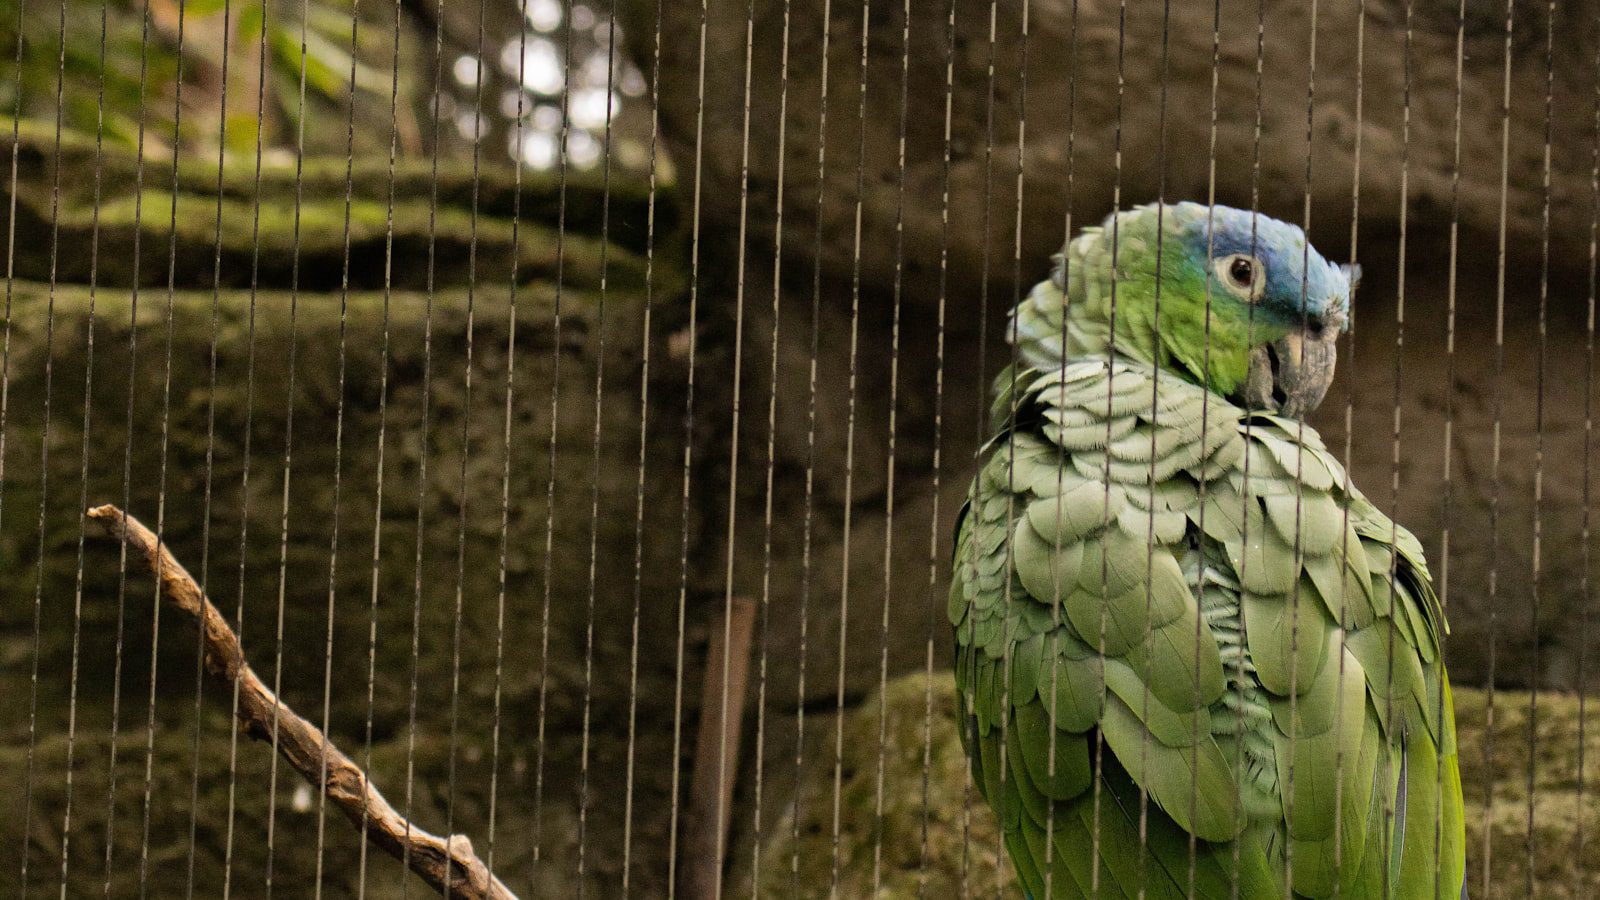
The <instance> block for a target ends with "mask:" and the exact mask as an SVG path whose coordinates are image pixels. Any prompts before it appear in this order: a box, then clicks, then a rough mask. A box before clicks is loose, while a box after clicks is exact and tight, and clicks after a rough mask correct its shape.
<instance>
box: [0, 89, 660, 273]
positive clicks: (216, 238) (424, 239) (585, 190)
mask: <svg viewBox="0 0 1600 900" xmlns="http://www.w3.org/2000/svg"><path fill="white" fill-rule="evenodd" d="M10 124H11V123H10V122H9V121H8V120H0V131H3V132H4V133H6V134H9V132H10V130H11V129H10V127H9V126H10ZM19 131H20V137H19V144H18V146H17V150H16V153H17V157H16V158H17V171H18V180H17V188H16V192H15V194H16V196H15V200H16V202H17V214H16V215H17V229H16V230H17V234H16V261H15V263H16V270H15V271H16V274H17V275H18V276H19V277H23V278H31V279H35V280H40V281H44V280H48V279H49V278H50V277H51V273H52V271H53V272H54V276H55V278H56V279H57V280H59V281H62V282H76V283H88V282H89V281H91V280H96V281H98V283H100V284H102V285H117V286H124V287H126V286H131V285H134V284H139V285H142V286H145V287H163V286H165V285H167V284H168V281H169V279H170V280H171V282H172V283H173V284H175V285H176V286H178V287H180V288H184V287H188V288H206V287H209V286H211V285H212V284H213V283H214V282H219V283H220V284H221V285H222V286H224V287H248V286H249V285H251V284H257V285H260V286H263V287H279V288H284V289H290V288H293V287H296V286H298V287H299V288H300V289H302V290H312V291H319V290H320V291H332V290H337V289H338V287H339V285H340V284H341V282H342V281H343V280H344V279H345V278H346V277H348V279H349V283H350V285H351V286H352V287H355V288H357V289H381V288H382V287H383V286H384V284H385V279H386V278H387V279H388V281H389V284H391V285H392V286H394V287H396V288H401V289H419V290H420V289H424V288H426V287H428V286H429V285H432V286H433V287H435V288H446V287H460V286H465V285H468V284H469V283H473V282H476V283H484V284H490V283H496V282H504V281H506V280H509V279H512V278H513V277H514V278H515V280H517V281H521V282H526V281H531V280H534V279H544V280H559V281H562V282H564V283H567V284H570V285H575V286H578V287H585V288H598V287H599V286H600V282H601V277H602V273H604V275H605V279H606V282H607V286H608V287H610V288H613V289H623V290H638V289H641V288H642V287H643V286H644V277H645V268H646V264H645V260H644V255H645V253H646V251H647V250H648V249H649V247H650V243H651V242H650V238H651V236H652V235H654V236H655V238H656V241H657V245H658V246H659V245H661V244H666V243H670V241H671V239H672V236H673V235H674V234H676V231H677V226H678V220H679V215H678V210H677V204H676V200H675V197H674V195H673V194H672V193H671V191H670V189H668V188H661V187H660V186H658V189H657V190H656V191H655V192H654V196H652V193H651V190H650V187H649V184H648V183H647V182H645V181H642V180H638V179H626V178H613V179H609V180H606V179H602V178H601V177H599V176H597V175H593V174H586V173H569V174H568V175H566V176H564V177H563V176H557V175H552V174H549V173H533V172H528V171H523V172H520V173H518V172H515V171H513V170H511V169H510V168H509V167H507V166H503V165H498V164H489V163H484V164H482V165H480V166H478V167H477V168H476V169H473V168H471V167H464V166H462V165H459V164H445V165H443V166H439V165H436V164H434V163H433V162H432V161H429V160H421V159H407V160H401V161H398V162H397V163H396V165H395V168H394V171H393V173H392V181H391V172H390V169H389V164H388V161H387V159H370V158H368V159H362V160H359V161H352V162H350V163H349V164H348V167H347V164H346V162H345V161H344V160H334V159H326V158H322V159H307V160H306V161H305V163H304V165H303V166H301V167H300V168H299V169H298V171H297V169H296V165H295V161H294V160H293V158H292V157H291V158H282V157H281V156H269V157H268V158H267V159H265V160H263V161H262V163H261V168H260V173H259V175H258V174H257V171H256V161H255V159H254V157H253V156H251V157H249V158H243V157H239V156H229V157H227V158H225V159H224V160H223V162H222V165H221V167H220V170H219V167H218V164H217V160H216V159H214V158H213V159H209V160H207V159H204V158H202V157H201V156H199V155H186V156H183V157H182V158H180V159H179V161H178V165H177V166H176V167H174V166H173V164H172V159H171V157H170V155H167V156H160V157H158V156H155V155H151V156H148V157H147V158H146V159H145V160H144V164H143V165H142V166H140V165H139V161H138V159H137V158H136V157H134V156H133V155H131V154H129V153H127V152H124V151H119V150H116V149H111V148H103V149H101V150H99V151H97V150H96V148H95V146H94V144H93V143H92V142H91V141H88V140H86V139H85V138H83V137H82V136H75V135H72V134H70V133H69V134H66V135H63V137H62V139H61V142H60V143H59V144H58V143H57V141H56V137H55V134H54V131H53V130H52V129H49V128H46V127H44V126H43V125H41V124H40V123H36V122H26V123H23V125H22V127H21V128H19ZM9 149H10V148H7V151H8V152H6V153H5V157H6V158H7V160H8V161H9V158H10V156H11V153H10V152H9ZM347 191H348V194H349V196H350V198H351V200H350V206H349V210H348V219H349V229H348V236H347V234H346V227H345V222H346V218H347V215H346V208H345V197H346V194H347ZM11 193H12V191H11V182H10V179H9V178H7V179H4V180H3V183H0V200H3V201H5V202H9V200H10V199H11ZM174 207H176V215H174ZM219 217H220V218H219ZM391 220H392V221H391ZM9 221H10V219H9V217H0V238H5V237H7V235H6V234H5V232H6V231H7V230H8V223H9ZM347 241H348V243H349V251H348V262H349V265H348V268H347V267H346V265H345V263H346V248H345V245H346V242H347ZM391 242H392V243H391ZM219 256H220V261H219V259H218V257H219Z"/></svg>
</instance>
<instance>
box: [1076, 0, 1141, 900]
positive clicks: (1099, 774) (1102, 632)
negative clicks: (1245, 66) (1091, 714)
mask: <svg viewBox="0 0 1600 900" xmlns="http://www.w3.org/2000/svg"><path fill="white" fill-rule="evenodd" d="M1127 43H1128V3H1127V0H1118V3H1117V99H1116V114H1115V122H1114V127H1113V135H1112V171H1113V173H1114V175H1113V180H1112V186H1111V217H1110V221H1111V285H1110V297H1109V303H1108V305H1109V308H1110V311H1109V315H1108V325H1107V327H1106V334H1107V343H1106V409H1107V411H1108V412H1109V411H1110V409H1111V397H1112V391H1113V389H1114V388H1113V385H1114V383H1115V381H1116V365H1115V363H1116V354H1117V280H1118V279H1117V264H1118V257H1117V251H1118V250H1119V249H1120V248H1119V247H1118V237H1119V235H1118V231H1119V227H1118V226H1119V222H1120V218H1121V215H1122V102H1123V95H1124V93H1125V88H1126V80H1127V79H1126V71H1125V62H1126V60H1125V57H1126V55H1127V54H1126V51H1127ZM1110 443H1111V417H1110V416H1109V415H1108V416H1106V444H1107V445H1108V446H1109V445H1110ZM1102 476H1103V477H1102V479H1101V481H1102V484H1103V487H1104V490H1103V491H1102V497H1101V505H1100V526H1101V527H1102V528H1106V527H1109V526H1110V523H1111V455H1110V454H1109V453H1108V454H1106V465H1105V469H1104V471H1103V473H1102ZM1110 561H1111V560H1110V555H1109V554H1107V553H1102V554H1100V596H1101V600H1102V602H1101V604H1100V623H1099V633H1098V635H1097V636H1096V638H1095V651H1096V653H1097V654H1098V655H1099V658H1100V665H1101V668H1102V670H1104V667H1105V663H1106V625H1107V609H1108V608H1109V607H1110V605H1111V604H1110V597H1108V596H1107V591H1108V587H1107V586H1108V585H1109V584H1110V578H1111V573H1110V569H1109V566H1110ZM1103 681H1104V679H1102V682H1103ZM1097 693H1098V695H1099V702H1100V703H1104V702H1105V697H1106V687H1105V685H1104V684H1103V683H1102V684H1101V685H1100V687H1099V688H1098V689H1097ZM1105 752H1106V741H1105V735H1104V734H1103V733H1102V732H1101V731H1100V729H1098V728H1097V729H1095V740H1094V764H1093V766H1092V768H1091V773H1092V774H1091V778H1092V779H1093V781H1094V791H1093V799H1092V800H1091V806H1092V807H1093V808H1092V810H1091V813H1090V816H1091V823H1092V824H1091V826H1090V828H1089V856H1090V859H1091V860H1092V863H1091V864H1090V867H1089V893H1090V894H1094V895H1098V894H1099V893H1100V869H1101V865H1100V846H1101V845H1100V816H1101V812H1102V810H1101V807H1102V805H1103V803H1104V793H1105V790H1104V786H1103V785H1102V782H1103V781H1104V780H1105ZM1142 852H1143V851H1141V853H1142Z"/></svg>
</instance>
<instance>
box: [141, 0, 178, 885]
mask: <svg viewBox="0 0 1600 900" xmlns="http://www.w3.org/2000/svg"><path fill="white" fill-rule="evenodd" d="M184 12H185V9H184V0H178V39H177V47H176V49H175V51H174V55H175V56H176V57H177V72H176V75H175V76H174V78H173V100H172V170H171V177H172V194H171V204H172V205H171V208H170V210H169V211H168V219H167V234H168V237H167V303H166V311H165V316H164V318H165V329H164V330H165V332H166V348H165V353H164V354H163V364H162V373H161V451H160V459H161V461H160V463H159V470H160V473H159V475H158V476H157V483H156V546H157V547H158V548H159V547H160V546H161V544H162V541H163V537H164V535H165V533H166V519H167V464H168V459H167V450H168V447H169V445H170V438H171V423H172V329H173V303H174V289H175V287H176V279H177V266H178V163H179V160H180V155H181V147H182V134H183V128H182V125H183V42H184V19H185V16H184ZM152 588H153V594H152V597H153V601H154V602H152V603H151V604H150V692H149V695H148V698H147V704H146V710H145V745H144V803H143V823H142V826H141V828H140V833H139V896H140V897H143V896H145V892H146V889H147V888H148V883H147V877H148V874H149V861H150V816H151V803H152V788H153V786H154V782H155V760H156V673H157V660H158V658H159V653H158V650H159V649H160V647H161V567H160V566H159V565H157V566H156V571H155V574H154V577H153V583H152Z"/></svg>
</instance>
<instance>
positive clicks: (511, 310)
mask: <svg viewBox="0 0 1600 900" xmlns="http://www.w3.org/2000/svg"><path fill="white" fill-rule="evenodd" d="M479 64H480V65H481V64H482V60H481V59H480V60H479ZM527 68H528V23H527V22H518V27H517V87H516V92H517V114H516V118H515V120H514V121H513V122H512V125H511V147H512V196H511V271H510V274H509V280H508V282H507V285H506V289H507V296H508V300H507V310H506V379H505V385H506V399H505V406H504V408H503V410H502V415H503V417H504V418H503V423H502V429H501V436H500V440H501V444H500V454H501V455H500V548H499V555H498V559H497V560H496V569H497V583H496V588H495V607H494V608H495V612H494V700H493V712H492V713H491V726H490V737H489V828H488V832H489V833H488V837H487V844H486V847H485V851H484V868H486V869H487V870H488V871H489V874H491V875H493V874H494V852H495V837H496V834H495V831H496V827H497V826H498V825H499V824H500V823H499V801H500V726H501V718H500V717H501V703H502V694H503V692H504V683H505V649H506V578H507V574H508V571H509V565H508V563H509V558H510V552H511V423H512V420H513V416H514V415H515V408H516V396H517V276H518V274H519V271H520V269H521V262H522V254H521V250H522V169H523V165H524V163H525V158H524V154H523V148H522V136H523V128H524V127H525V125H526V122H525V121H524V117H525V116H526V115H527V105H528V92H527V90H525V89H524V87H523V86H524V85H525V84H526V83H527V82H526V81H525V80H524V78H525V76H526V74H527ZM480 85H481V82H480ZM474 132H476V129H474ZM651 140H652V145H651V149H652V157H651V159H652V165H651V167H650V168H651V171H650V203H651V209H652V213H653V212H654V204H655V166H654V155H653V152H654V135H653V134H652V135H651ZM653 224H654V222H653V220H652V225H653ZM654 237H655V233H654V231H653V230H652V231H651V232H650V239H651V242H652V243H651V246H650V249H652V250H653V249H654V245H653V241H654ZM651 261H652V257H650V256H647V257H646V262H645V322H646V323H648V322H649V321H650V271H649V267H650V262H651ZM649 333H650V329H649V327H648V324H647V326H646V328H645V335H646V339H645V341H644V367H645V371H647V372H648V371H649V368H650V341H649V338H648V335H649ZM558 346H559V345H558ZM643 420H644V414H643V412H642V411H641V413H640V422H641V423H642V422H643ZM640 427H641V429H642V428H643V425H642V424H641V426H640ZM640 447H641V451H640V452H641V453H643V450H642V448H643V442H642V441H641V443H640ZM640 467H641V477H642V471H643V457H642V456H641V462H640ZM641 521H642V519H641ZM637 556H638V554H637V553H636V554H635V561H634V570H635V575H636V576H637V574H638V571H639V564H638V559H637ZM374 565H376V563H374ZM636 581H637V578H636ZM634 598H635V606H636V607H637V603H638V591H637V590H635V592H634ZM634 635H635V641H637V638H638V631H637V629H635V631H634ZM630 728H631V724H630ZM628 761H629V765H630V771H629V774H630V778H631V775H632V770H631V766H632V762H633V759H632V752H631V751H630V752H629V760H628ZM630 785H631V781H630ZM628 799H629V801H631V800H632V796H631V794H630V796H629V798H628ZM627 853H628V841H627V838H626V837H624V840H623V865H622V883H623V891H622V893H623V896H627V893H628V890H627V883H628V864H627V860H628V856H627ZM535 887H537V886H535Z"/></svg>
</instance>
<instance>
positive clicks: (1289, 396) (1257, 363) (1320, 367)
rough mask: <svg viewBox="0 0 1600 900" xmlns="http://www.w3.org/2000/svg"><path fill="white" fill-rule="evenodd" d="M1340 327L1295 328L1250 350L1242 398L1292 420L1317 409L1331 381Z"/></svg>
mask: <svg viewBox="0 0 1600 900" xmlns="http://www.w3.org/2000/svg"><path fill="white" fill-rule="evenodd" d="M1340 330H1341V329H1339V328H1328V327H1313V328H1303V329H1296V330H1294V331H1291V332H1289V333H1288V334H1286V335H1284V336H1283V337H1281V338H1279V339H1278V340H1276V341H1273V342H1272V343H1270V344H1262V345H1261V346H1259V347H1256V348H1255V349H1254V350H1252V351H1251V352H1250V371H1249V375H1248V376H1247V378H1246V380H1245V392H1244V395H1245V400H1246V402H1247V403H1248V404H1249V405H1250V406H1251V407H1252V408H1255V409H1269V410H1274V411H1276V412H1277V413H1279V414H1280V415H1284V416H1288V417H1289V418H1291V419H1300V418H1304V417H1305V416H1307V415H1308V414H1310V413H1311V411H1312V410H1314V409H1316V408H1317V404H1319V403H1321V402H1322V397H1323V395H1324V394H1326V393H1327V392H1328V386H1329V385H1331V384H1332V383H1333V367H1334V362H1335V360H1336V359H1337V358H1338V351H1337V345H1336V341H1337V340H1338V337H1339V332H1340Z"/></svg>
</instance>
